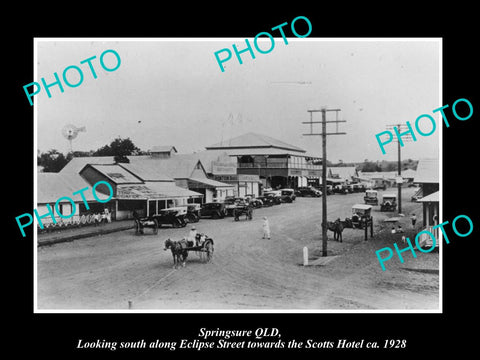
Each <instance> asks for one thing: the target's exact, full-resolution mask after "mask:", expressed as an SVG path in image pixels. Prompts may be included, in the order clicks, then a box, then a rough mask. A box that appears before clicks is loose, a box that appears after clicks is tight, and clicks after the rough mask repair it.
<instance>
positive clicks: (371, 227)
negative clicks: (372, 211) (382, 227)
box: [370, 217, 373, 237]
mask: <svg viewBox="0 0 480 360" xmlns="http://www.w3.org/2000/svg"><path fill="white" fill-rule="evenodd" d="M370 237H373V217H372V218H371V219H370Z"/></svg>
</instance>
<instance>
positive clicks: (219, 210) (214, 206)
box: [200, 202, 227, 219]
mask: <svg viewBox="0 0 480 360" xmlns="http://www.w3.org/2000/svg"><path fill="white" fill-rule="evenodd" d="M226 213H227V212H226V209H225V204H224V203H219V202H212V203H205V204H202V205H201V207H200V216H201V217H211V218H213V219H223V218H224V217H225V215H226Z"/></svg>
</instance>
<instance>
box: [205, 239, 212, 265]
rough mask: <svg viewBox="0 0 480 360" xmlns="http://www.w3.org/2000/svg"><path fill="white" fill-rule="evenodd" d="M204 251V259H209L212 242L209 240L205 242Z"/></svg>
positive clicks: (210, 258) (210, 257)
mask: <svg viewBox="0 0 480 360" xmlns="http://www.w3.org/2000/svg"><path fill="white" fill-rule="evenodd" d="M205 253H206V261H207V262H209V261H211V260H212V258H213V243H212V242H211V241H207V243H206V244H205Z"/></svg>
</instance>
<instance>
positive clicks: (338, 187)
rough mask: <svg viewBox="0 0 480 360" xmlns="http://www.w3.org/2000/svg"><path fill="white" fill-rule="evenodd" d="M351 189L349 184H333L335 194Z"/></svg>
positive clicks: (344, 192) (347, 191) (345, 192)
mask: <svg viewBox="0 0 480 360" xmlns="http://www.w3.org/2000/svg"><path fill="white" fill-rule="evenodd" d="M349 192H350V191H349V189H348V185H343V184H337V185H334V186H333V193H334V194H344V195H345V194H348V193H349Z"/></svg>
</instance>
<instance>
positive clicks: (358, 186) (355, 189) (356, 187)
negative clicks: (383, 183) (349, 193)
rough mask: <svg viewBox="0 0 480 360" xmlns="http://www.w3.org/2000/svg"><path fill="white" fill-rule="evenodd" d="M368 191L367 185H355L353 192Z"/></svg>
mask: <svg viewBox="0 0 480 360" xmlns="http://www.w3.org/2000/svg"><path fill="white" fill-rule="evenodd" d="M366 189H367V187H366V186H365V184H353V192H364V191H365V190H366Z"/></svg>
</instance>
